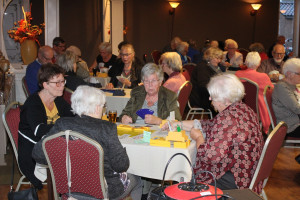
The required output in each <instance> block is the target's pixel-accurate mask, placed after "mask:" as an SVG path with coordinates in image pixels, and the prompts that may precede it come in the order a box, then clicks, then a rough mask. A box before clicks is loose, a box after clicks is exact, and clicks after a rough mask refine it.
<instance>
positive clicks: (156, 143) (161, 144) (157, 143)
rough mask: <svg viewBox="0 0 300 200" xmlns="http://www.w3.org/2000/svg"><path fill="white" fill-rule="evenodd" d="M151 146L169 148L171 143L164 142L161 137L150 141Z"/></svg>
mask: <svg viewBox="0 0 300 200" xmlns="http://www.w3.org/2000/svg"><path fill="white" fill-rule="evenodd" d="M150 145H151V146H158V147H171V143H170V142H169V141H166V140H165V138H163V137H154V138H153V139H150Z"/></svg>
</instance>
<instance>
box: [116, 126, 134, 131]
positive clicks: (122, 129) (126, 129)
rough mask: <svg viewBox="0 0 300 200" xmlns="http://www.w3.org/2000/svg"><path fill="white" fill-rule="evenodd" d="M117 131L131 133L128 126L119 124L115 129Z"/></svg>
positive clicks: (130, 128)
mask: <svg viewBox="0 0 300 200" xmlns="http://www.w3.org/2000/svg"><path fill="white" fill-rule="evenodd" d="M117 129H118V131H132V130H133V128H132V127H131V126H129V125H124V124H120V125H118V127H117Z"/></svg>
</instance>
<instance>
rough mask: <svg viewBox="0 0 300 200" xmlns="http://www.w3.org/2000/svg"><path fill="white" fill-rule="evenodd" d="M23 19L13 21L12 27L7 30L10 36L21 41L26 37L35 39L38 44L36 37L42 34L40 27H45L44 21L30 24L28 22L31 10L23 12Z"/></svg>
mask: <svg viewBox="0 0 300 200" xmlns="http://www.w3.org/2000/svg"><path fill="white" fill-rule="evenodd" d="M22 9H23V14H24V19H21V20H20V21H18V23H17V22H15V23H14V27H13V28H12V29H10V30H9V31H8V35H9V37H10V38H12V39H14V40H15V41H16V42H19V43H22V42H23V41H24V40H26V39H30V40H35V41H36V42H37V43H38V44H39V41H38V39H37V37H38V36H39V35H41V34H42V32H43V31H42V29H43V28H44V27H45V23H43V24H40V25H32V24H31V23H30V22H31V20H32V17H31V12H24V8H23V7H22Z"/></svg>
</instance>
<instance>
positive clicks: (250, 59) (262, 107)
mask: <svg viewBox="0 0 300 200" xmlns="http://www.w3.org/2000/svg"><path fill="white" fill-rule="evenodd" d="M260 61H261V57H260V55H259V53H258V52H249V53H248V55H247V57H246V60H245V64H246V66H247V67H248V68H247V69H246V70H239V71H237V72H236V73H235V75H236V76H237V77H240V78H247V79H249V80H251V81H254V82H255V83H257V85H258V87H259V92H258V110H259V116H260V119H261V122H262V126H263V131H264V133H265V134H268V132H269V127H270V124H271V121H270V117H269V114H268V109H267V106H266V104H265V101H264V95H263V93H264V89H265V87H266V86H267V85H269V86H271V87H274V86H273V84H272V82H271V80H270V78H269V76H268V75H267V74H266V73H260V72H257V71H256V69H257V68H258V67H259V66H260Z"/></svg>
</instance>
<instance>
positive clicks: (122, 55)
mask: <svg viewBox="0 0 300 200" xmlns="http://www.w3.org/2000/svg"><path fill="white" fill-rule="evenodd" d="M131 54H132V53H126V54H123V53H121V54H120V56H121V57H127V56H130V55H131Z"/></svg>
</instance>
